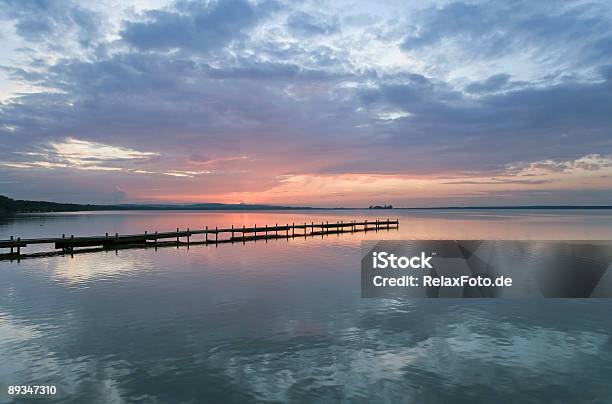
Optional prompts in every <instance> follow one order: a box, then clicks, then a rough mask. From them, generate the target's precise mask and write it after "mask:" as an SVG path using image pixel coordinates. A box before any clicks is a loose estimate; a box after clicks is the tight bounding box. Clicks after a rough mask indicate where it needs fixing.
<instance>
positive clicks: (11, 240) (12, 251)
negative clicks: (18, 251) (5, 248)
mask: <svg viewBox="0 0 612 404" xmlns="http://www.w3.org/2000/svg"><path fill="white" fill-rule="evenodd" d="M12 241H13V236H11V255H13V252H14V250H13V243H12Z"/></svg>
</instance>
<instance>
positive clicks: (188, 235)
mask: <svg viewBox="0 0 612 404" xmlns="http://www.w3.org/2000/svg"><path fill="white" fill-rule="evenodd" d="M190 238H191V233H190V231H189V227H188V228H187V248H189V242H190Z"/></svg>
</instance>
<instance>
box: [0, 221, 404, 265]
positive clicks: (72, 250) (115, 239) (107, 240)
mask: <svg viewBox="0 0 612 404" xmlns="http://www.w3.org/2000/svg"><path fill="white" fill-rule="evenodd" d="M397 228H399V220H389V219H386V220H374V221H371V220H365V221H362V222H357V221H350V222H336V223H329V222H321V223H314V222H310V223H303V224H300V223H298V224H296V223H292V224H286V225H280V226H279V225H278V224H275V225H274V226H268V225H266V226H257V225H255V226H253V227H246V226H243V227H234V226H231V227H225V228H218V227H215V228H212V227H211V228H208V226H207V227H206V228H204V229H194V230H191V229H189V228H187V229H184V230H181V229H179V228H177V229H176V231H170V232H157V231H156V232H148V231H145V232H144V233H141V234H122V235H120V234H118V233H115V234H108V233H106V234H105V235H102V236H87V237H82V236H78V237H75V236H74V235H70V236H66V235H65V234H63V235H62V237H51V238H30V239H26V238H24V239H22V238H20V237H17V238H15V237H14V236H11V238H10V239H8V240H0V249H9V252H7V253H0V261H1V260H14V259H16V260H20V259H22V258H33V257H41V256H51V255H63V254H71V255H73V254H77V253H81V252H95V251H104V250H118V249H125V248H142V247H148V246H153V247H167V246H177V247H178V246H181V245H187V246H189V245H191V244H218V243H235V242H246V241H257V240H268V239H278V238H295V237H309V236H311V237H314V236H325V235H329V234H340V233H354V232H368V231H379V230H384V229H397ZM202 235H203V236H204V239H202V238H199V239H192V237H193V236H200V237H201V236H202ZM33 244H52V245H53V246H54V249H55V250H51V251H46V252H45V251H43V252H36V253H30V254H27V253H22V251H21V250H22V248H25V247H27V246H28V245H33Z"/></svg>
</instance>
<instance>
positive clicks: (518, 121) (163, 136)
mask: <svg viewBox="0 0 612 404" xmlns="http://www.w3.org/2000/svg"><path fill="white" fill-rule="evenodd" d="M0 40H1V41H2V46H1V47H0V66H1V68H0V102H1V104H0V140H1V141H0V194H2V195H6V196H9V197H12V198H16V199H41V200H52V201H60V202H92V203H141V202H164V203H167V202H178V203H187V202H224V203H240V202H244V203H268V204H284V205H310V206H346V207H350V206H355V207H356V206H367V205H371V204H386V203H391V204H393V205H394V206H441V205H442V206H447V205H517V204H612V3H610V2H607V1H602V2H583V1H564V2H559V1H554V2H548V1H495V2H489V1H484V2H466V3H463V2H447V1H440V2H431V1H410V2H408V1H387V2H384V1H383V2H378V1H377V2H373V1H368V2H366V1H363V2H356V1H342V0H334V1H325V0H320V1H317V0H315V1H306V2H284V1H275V0H263V1H256V2H249V1H246V0H227V1H218V2H216V1H211V2H192V1H182V0H181V1H161V0H159V1H153V0H151V1H132V2H127V1H119V0H103V1H97V2H75V1H70V0H67V1H59V0H58V1H43V0H38V1H30V0H0Z"/></svg>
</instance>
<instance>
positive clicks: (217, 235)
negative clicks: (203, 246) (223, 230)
mask: <svg viewBox="0 0 612 404" xmlns="http://www.w3.org/2000/svg"><path fill="white" fill-rule="evenodd" d="M218 242H219V229H218V227H217V226H215V244H217V243H218Z"/></svg>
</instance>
